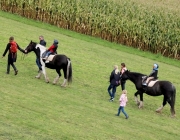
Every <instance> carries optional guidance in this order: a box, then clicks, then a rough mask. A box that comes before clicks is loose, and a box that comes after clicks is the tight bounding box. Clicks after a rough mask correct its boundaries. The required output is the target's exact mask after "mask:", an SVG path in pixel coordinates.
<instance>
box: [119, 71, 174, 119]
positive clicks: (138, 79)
mask: <svg viewBox="0 0 180 140" xmlns="http://www.w3.org/2000/svg"><path fill="white" fill-rule="evenodd" d="M144 76H146V75H144V74H141V73H137V72H130V71H128V70H127V71H125V72H124V73H123V74H122V77H121V78H122V80H130V81H131V82H133V83H134V85H135V86H136V89H137V92H136V93H135V94H134V96H135V101H136V102H137V104H138V105H139V108H141V107H142V106H143V93H146V94H148V95H151V96H160V95H164V99H163V103H162V106H161V107H160V108H158V109H157V110H156V112H161V111H162V109H163V107H164V106H165V105H166V103H167V102H168V103H169V105H170V107H171V115H172V116H175V109H174V106H175V98H176V88H175V87H174V85H173V84H172V83H171V82H169V81H157V82H155V83H154V85H153V86H152V87H149V86H148V87H144V86H143V85H142V77H144ZM138 94H139V96H140V102H139V101H138V98H137V95H138Z"/></svg>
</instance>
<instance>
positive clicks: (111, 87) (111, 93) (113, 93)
mask: <svg viewBox="0 0 180 140" xmlns="http://www.w3.org/2000/svg"><path fill="white" fill-rule="evenodd" d="M111 89H112V92H111ZM108 93H109V96H110V97H111V98H114V96H115V93H116V86H115V85H112V84H110V85H109V87H108Z"/></svg>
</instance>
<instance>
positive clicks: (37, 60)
mask: <svg viewBox="0 0 180 140" xmlns="http://www.w3.org/2000/svg"><path fill="white" fill-rule="evenodd" d="M39 61H40V60H39V59H38V58H36V64H37V66H38V68H39V70H41V65H40V63H39Z"/></svg>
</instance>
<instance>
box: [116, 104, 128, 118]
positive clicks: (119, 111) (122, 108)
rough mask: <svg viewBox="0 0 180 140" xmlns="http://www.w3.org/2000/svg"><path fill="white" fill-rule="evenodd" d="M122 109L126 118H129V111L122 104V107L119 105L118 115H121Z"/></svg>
mask: <svg viewBox="0 0 180 140" xmlns="http://www.w3.org/2000/svg"><path fill="white" fill-rule="evenodd" d="M121 111H122V113H123V114H124V115H125V116H126V118H127V117H128V115H127V113H126V112H125V111H124V106H120V107H119V109H118V113H117V115H118V116H119V115H120V113H121Z"/></svg>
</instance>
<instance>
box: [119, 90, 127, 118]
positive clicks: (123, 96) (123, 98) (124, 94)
mask: <svg viewBox="0 0 180 140" xmlns="http://www.w3.org/2000/svg"><path fill="white" fill-rule="evenodd" d="M127 101H128V99H127V90H123V91H122V94H121V96H120V98H119V102H120V106H119V109H118V113H117V114H116V116H119V115H120V113H121V111H122V113H123V114H124V115H125V116H126V119H128V118H129V116H128V115H127V113H126V112H125V110H124V107H125V106H126V102H127Z"/></svg>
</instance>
